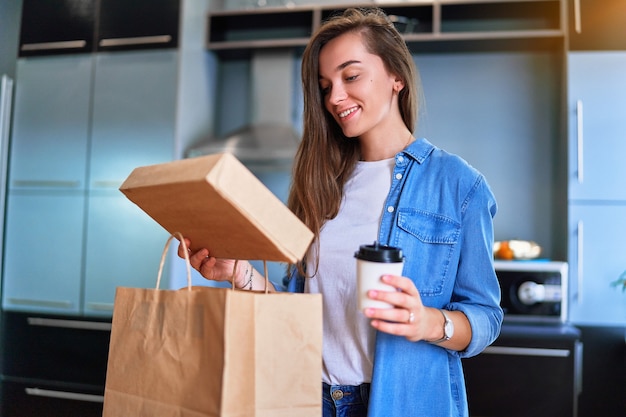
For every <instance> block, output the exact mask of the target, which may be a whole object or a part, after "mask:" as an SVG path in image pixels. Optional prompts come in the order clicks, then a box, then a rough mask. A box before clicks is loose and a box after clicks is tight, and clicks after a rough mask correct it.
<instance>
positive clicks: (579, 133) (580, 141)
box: [576, 100, 585, 184]
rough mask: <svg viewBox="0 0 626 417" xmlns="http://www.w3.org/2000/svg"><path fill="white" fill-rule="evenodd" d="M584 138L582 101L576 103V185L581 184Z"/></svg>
mask: <svg viewBox="0 0 626 417" xmlns="http://www.w3.org/2000/svg"><path fill="white" fill-rule="evenodd" d="M584 141H585V138H584V136H583V101H582V100H578V101H576V169H577V170H578V174H577V178H578V183H579V184H582V182H583V163H584V161H585V159H584V155H583V152H584V150H585V147H584Z"/></svg>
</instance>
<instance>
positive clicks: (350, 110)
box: [339, 107, 358, 119]
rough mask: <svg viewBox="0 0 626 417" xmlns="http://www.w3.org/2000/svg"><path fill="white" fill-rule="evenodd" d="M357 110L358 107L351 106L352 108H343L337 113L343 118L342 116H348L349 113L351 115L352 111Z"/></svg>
mask: <svg viewBox="0 0 626 417" xmlns="http://www.w3.org/2000/svg"><path fill="white" fill-rule="evenodd" d="M357 110H358V107H352V108H350V109H348V110H344V111H342V112H341V113H339V117H340V118H342V119H343V118H344V117H348V116H349V115H351V114H352V113H354V112H355V111H357Z"/></svg>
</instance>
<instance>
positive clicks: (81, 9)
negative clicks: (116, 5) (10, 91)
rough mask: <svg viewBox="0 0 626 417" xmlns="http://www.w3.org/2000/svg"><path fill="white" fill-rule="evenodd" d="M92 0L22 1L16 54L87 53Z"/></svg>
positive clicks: (92, 25) (92, 18)
mask: <svg viewBox="0 0 626 417" xmlns="http://www.w3.org/2000/svg"><path fill="white" fill-rule="evenodd" d="M95 16H96V0H23V5H22V25H21V32H20V49H19V54H20V56H32V55H51V54H66V53H77V52H91V51H92V50H93V47H94V28H95Z"/></svg>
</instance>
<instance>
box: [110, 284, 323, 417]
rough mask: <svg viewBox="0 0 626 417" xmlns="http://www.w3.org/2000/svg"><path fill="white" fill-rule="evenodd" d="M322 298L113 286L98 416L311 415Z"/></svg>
mask: <svg viewBox="0 0 626 417" xmlns="http://www.w3.org/2000/svg"><path fill="white" fill-rule="evenodd" d="M321 351H322V300H321V296H319V295H316V294H290V293H269V294H268V293H262V292H251V291H239V290H231V289H226V288H207V287H193V288H192V289H182V290H178V291H173V290H158V289H157V290H152V289H138V288H118V291H117V293H116V299H115V311H114V315H113V325H112V333H111V346H110V351H109V364H108V368H107V382H106V391H105V404H104V414H103V416H104V417H114V416H115V417H128V416H133V417H143V416H145V417H148V416H149V417H161V416H177V417H200V416H207V417H217V416H220V417H255V416H256V417H295V416H297V417H320V416H321Z"/></svg>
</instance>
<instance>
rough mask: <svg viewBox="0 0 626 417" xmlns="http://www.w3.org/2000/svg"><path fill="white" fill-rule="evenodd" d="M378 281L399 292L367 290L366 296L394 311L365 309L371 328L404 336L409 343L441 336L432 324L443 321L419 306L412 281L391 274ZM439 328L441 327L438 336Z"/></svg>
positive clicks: (417, 292)
mask: <svg viewBox="0 0 626 417" xmlns="http://www.w3.org/2000/svg"><path fill="white" fill-rule="evenodd" d="M381 279H382V281H383V282H384V283H385V284H388V285H391V286H392V287H395V288H397V289H398V291H393V292H390V291H377V290H370V291H369V292H368V293H367V295H368V297H370V298H372V299H374V300H380V301H384V302H387V303H389V304H391V305H393V308H367V309H365V311H364V313H365V315H366V316H367V317H369V318H371V319H372V321H371V325H372V326H373V327H374V328H376V329H377V330H380V331H382V332H385V333H390V334H395V335H398V336H404V337H406V338H407V339H408V340H410V341H412V342H416V341H418V340H436V339H439V338H440V337H441V335H440V334H438V333H437V332H436V331H435V330H434V329H436V328H437V326H433V323H438V322H440V321H441V322H442V321H443V320H442V318H441V317H442V316H441V313H440V312H439V311H437V309H433V308H429V307H425V306H424V304H422V299H421V297H420V294H419V291H418V290H417V288H415V284H414V283H413V281H411V280H410V279H409V278H406V277H399V276H394V275H383V276H382V277H381ZM441 329H443V325H441V327H440V329H439V333H440V332H441Z"/></svg>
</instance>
